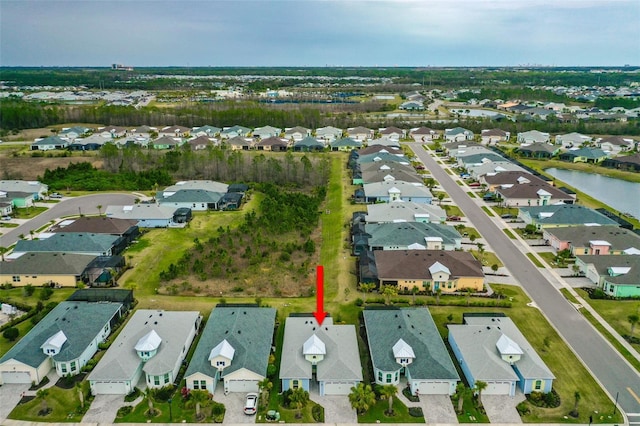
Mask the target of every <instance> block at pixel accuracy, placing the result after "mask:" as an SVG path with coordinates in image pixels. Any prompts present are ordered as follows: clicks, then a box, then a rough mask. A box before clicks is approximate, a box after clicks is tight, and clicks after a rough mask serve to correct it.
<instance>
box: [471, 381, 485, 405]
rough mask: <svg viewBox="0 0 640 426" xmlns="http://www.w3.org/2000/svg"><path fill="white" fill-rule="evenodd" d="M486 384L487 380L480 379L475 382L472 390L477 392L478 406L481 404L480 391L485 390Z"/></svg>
mask: <svg viewBox="0 0 640 426" xmlns="http://www.w3.org/2000/svg"><path fill="white" fill-rule="evenodd" d="M487 386H488V385H487V382H483V381H482V380H478V381H477V382H476V385H475V388H474V390H475V391H476V393H477V394H478V406H481V405H482V391H483V390H485V389H486V388H487Z"/></svg>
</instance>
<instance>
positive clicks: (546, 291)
mask: <svg viewBox="0 0 640 426" xmlns="http://www.w3.org/2000/svg"><path fill="white" fill-rule="evenodd" d="M407 145H409V146H410V147H411V149H412V150H413V151H414V153H415V154H416V156H417V157H418V158H419V159H420V160H421V161H422V162H423V163H424V165H425V166H426V168H427V169H429V170H430V171H431V173H432V174H433V177H434V178H435V179H436V180H437V181H438V182H439V183H440V185H441V186H442V187H443V189H444V190H445V191H446V192H447V193H448V194H449V196H450V197H451V199H452V200H453V201H454V202H455V203H456V204H457V205H458V206H459V207H460V208H461V209H462V211H463V212H464V214H465V215H466V216H467V217H468V218H469V220H470V221H471V222H472V223H473V225H474V226H475V227H476V228H477V229H478V230H479V231H480V233H481V234H482V236H483V238H484V239H485V240H486V241H487V243H488V244H489V245H490V246H491V247H492V249H493V251H494V252H495V253H496V254H497V255H498V257H499V258H500V260H501V261H502V262H503V263H504V265H505V266H506V267H507V268H508V269H509V271H510V272H511V274H512V276H513V277H514V278H515V279H516V280H517V281H518V282H519V283H520V285H521V286H522V288H524V290H525V291H526V292H527V294H528V295H529V297H531V299H532V300H533V301H534V302H535V303H536V305H537V306H538V307H539V309H540V310H541V312H542V313H543V314H544V315H545V316H546V318H547V319H548V320H549V322H550V323H551V324H552V325H553V326H554V327H555V329H556V330H557V331H558V333H559V334H560V335H561V336H562V337H563V338H564V340H565V341H566V342H567V343H568V344H569V346H570V347H571V348H572V349H573V351H574V352H575V353H576V354H577V356H578V357H579V358H580V359H581V360H582V361H583V363H584V364H585V365H586V367H587V368H588V369H589V370H590V371H591V372H592V374H593V376H594V377H595V378H596V379H597V380H598V381H599V382H600V383H601V384H602V386H603V387H604V388H605V389H606V391H607V392H608V393H609V395H610V396H611V398H612V400H613V399H615V398H616V395H617V396H618V405H619V407H621V408H622V410H623V411H624V412H625V413H626V414H627V416H628V417H629V419H630V421H629V423H637V422H638V421H640V399H638V395H640V376H639V375H638V372H637V371H636V370H635V369H634V368H633V367H631V366H630V365H629V364H628V363H627V361H626V360H625V359H624V358H623V357H622V356H621V355H620V354H619V353H618V352H617V351H616V350H615V349H614V348H613V347H612V346H611V345H610V344H609V342H608V341H607V340H606V339H605V338H604V337H602V336H601V335H600V333H598V331H597V330H595V329H594V327H593V326H592V325H591V324H590V323H589V322H588V321H587V320H586V319H584V317H583V316H582V315H581V314H580V313H579V312H578V311H577V310H576V309H575V308H574V307H573V306H572V305H571V304H570V303H569V302H568V301H567V300H566V299H565V298H564V296H562V295H561V294H560V292H559V291H558V290H557V288H556V287H554V285H553V284H552V283H551V282H550V281H549V278H548V277H546V276H545V275H543V274H542V273H541V272H540V270H539V269H538V268H537V267H536V266H535V265H534V264H533V263H532V262H531V261H530V260H529V258H527V257H526V255H525V254H524V253H523V252H522V251H521V250H522V249H521V248H520V247H518V246H517V245H516V244H515V243H514V241H513V240H511V239H509V238H508V237H507V235H506V234H505V233H504V232H503V231H502V229H500V228H499V227H498V226H497V225H496V223H494V221H493V220H491V219H490V218H489V216H487V214H486V213H485V212H484V211H483V210H482V209H481V208H480V206H479V205H478V204H477V203H476V201H475V200H474V199H471V198H470V197H469V195H468V194H466V192H465V190H464V189H463V188H462V187H460V186H459V185H458V184H457V183H456V182H455V181H454V180H453V178H452V176H450V175H449V174H448V173H446V171H445V170H444V169H443V168H442V167H441V166H440V165H439V164H438V163H437V162H436V161H435V160H434V159H433V158H432V157H431V155H430V154H429V153H428V152H427V151H425V150H424V148H423V147H422V146H421V145H420V144H418V143H409V144H407Z"/></svg>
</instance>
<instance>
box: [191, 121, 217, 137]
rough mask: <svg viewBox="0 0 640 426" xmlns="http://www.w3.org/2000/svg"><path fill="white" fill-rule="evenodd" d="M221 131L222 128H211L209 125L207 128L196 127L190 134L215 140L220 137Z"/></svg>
mask: <svg viewBox="0 0 640 426" xmlns="http://www.w3.org/2000/svg"><path fill="white" fill-rule="evenodd" d="M221 131H222V129H221V128H220V127H215V126H209V125H208V124H207V125H205V126H200V127H194V128H193V129H191V131H190V132H189V133H190V134H191V136H195V137H200V136H206V137H209V138H213V137H216V136H218V135H219V134H220V132H221Z"/></svg>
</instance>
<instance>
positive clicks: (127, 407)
mask: <svg viewBox="0 0 640 426" xmlns="http://www.w3.org/2000/svg"><path fill="white" fill-rule="evenodd" d="M131 411H133V407H132V406H130V405H125V406H124V407H120V408H118V414H116V417H124V416H126V415H127V414H129V413H131Z"/></svg>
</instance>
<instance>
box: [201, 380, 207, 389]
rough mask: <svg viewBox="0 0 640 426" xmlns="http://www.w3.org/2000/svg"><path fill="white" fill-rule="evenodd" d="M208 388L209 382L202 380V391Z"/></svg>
mask: <svg viewBox="0 0 640 426" xmlns="http://www.w3.org/2000/svg"><path fill="white" fill-rule="evenodd" d="M206 388H207V381H206V380H200V389H206Z"/></svg>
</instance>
